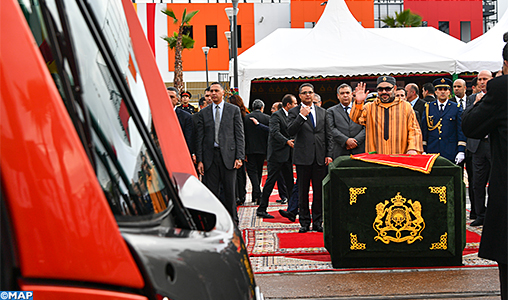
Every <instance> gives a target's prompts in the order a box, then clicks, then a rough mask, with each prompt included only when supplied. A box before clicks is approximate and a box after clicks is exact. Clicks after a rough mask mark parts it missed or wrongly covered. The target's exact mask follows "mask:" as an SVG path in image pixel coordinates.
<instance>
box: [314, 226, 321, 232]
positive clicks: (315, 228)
mask: <svg viewBox="0 0 508 300" xmlns="http://www.w3.org/2000/svg"><path fill="white" fill-rule="evenodd" d="M313 229H314V230H315V231H317V232H323V226H314V227H313Z"/></svg>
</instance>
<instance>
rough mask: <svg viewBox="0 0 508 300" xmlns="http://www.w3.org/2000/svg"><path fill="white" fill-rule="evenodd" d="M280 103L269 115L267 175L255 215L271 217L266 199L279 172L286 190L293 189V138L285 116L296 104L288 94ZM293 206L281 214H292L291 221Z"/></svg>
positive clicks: (293, 215)
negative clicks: (276, 109) (267, 210)
mask: <svg viewBox="0 0 508 300" xmlns="http://www.w3.org/2000/svg"><path fill="white" fill-rule="evenodd" d="M282 105H283V107H282V109H279V110H278V111H276V112H274V113H273V114H272V116H271V117H270V133H269V135H268V157H267V161H268V164H267V169H268V177H267V178H266V183H265V186H264V187H263V194H262V196H261V203H260V205H259V207H258V209H257V211H256V215H257V216H258V217H264V218H273V216H272V215H270V214H268V213H267V212H266V208H267V207H268V199H269V198H270V195H271V194H272V191H273V187H274V185H275V182H276V181H277V179H278V178H279V174H281V173H282V176H283V177H284V182H285V183H286V187H287V189H288V192H289V193H291V191H292V190H293V182H294V179H293V164H292V162H291V149H292V148H293V145H294V140H293V139H292V138H291V137H290V135H289V133H288V129H287V128H288V120H287V118H288V111H289V110H290V109H291V108H293V107H294V106H296V98H295V96H293V95H290V94H288V95H285V96H284V98H283V99H282ZM288 196H291V194H289V195H288ZM291 205H292V204H291V203H290V204H289V206H291ZM293 206H295V207H294V208H293V210H289V209H288V212H286V211H283V213H281V215H283V216H284V213H288V216H289V215H291V214H292V219H293V220H292V221H293V222H294V220H295V218H296V211H297V210H298V207H297V206H296V205H295V204H293ZM279 212H280V211H279ZM288 216H286V217H288ZM288 218H289V217H288ZM290 219H291V218H290Z"/></svg>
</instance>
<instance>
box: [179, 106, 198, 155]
mask: <svg viewBox="0 0 508 300" xmlns="http://www.w3.org/2000/svg"><path fill="white" fill-rule="evenodd" d="M175 113H176V116H177V117H178V122H179V123H180V127H181V128H182V131H183V136H184V137H185V142H187V148H189V152H190V154H194V145H195V143H194V122H192V115H191V114H190V113H188V112H186V111H184V110H182V109H179V108H177V109H175Z"/></svg>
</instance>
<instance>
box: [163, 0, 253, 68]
mask: <svg viewBox="0 0 508 300" xmlns="http://www.w3.org/2000/svg"><path fill="white" fill-rule="evenodd" d="M167 7H168V9H172V10H173V11H174V12H175V15H176V16H177V17H181V16H182V13H183V10H184V9H185V8H187V12H190V11H194V10H199V12H198V13H197V14H196V15H195V16H194V18H192V20H191V22H190V25H192V26H193V36H194V40H195V41H196V42H195V43H194V49H190V50H188V49H187V50H184V51H183V54H182V60H183V69H184V71H203V70H205V55H204V54H203V50H201V47H204V46H206V25H217V48H213V49H210V52H208V70H210V71H217V70H228V69H229V63H228V57H229V49H228V41H227V39H226V36H225V35H224V32H225V31H228V30H229V19H228V17H227V16H226V12H225V11H224V9H225V8H226V7H232V6H231V3H213V4H208V3H203V4H200V3H192V4H168V5H167ZM238 9H239V11H238V16H237V23H238V25H241V26H242V48H238V55H240V54H241V53H242V52H243V51H245V50H247V49H248V48H249V47H251V46H252V45H254V41H255V39H254V5H253V4H252V3H240V4H238ZM168 18H169V17H168ZM174 31H178V26H177V25H175V24H173V20H172V19H171V18H170V20H168V35H171V34H172V33H173V32H174ZM168 51H169V70H170V71H173V70H174V66H175V51H174V50H171V49H169V48H168Z"/></svg>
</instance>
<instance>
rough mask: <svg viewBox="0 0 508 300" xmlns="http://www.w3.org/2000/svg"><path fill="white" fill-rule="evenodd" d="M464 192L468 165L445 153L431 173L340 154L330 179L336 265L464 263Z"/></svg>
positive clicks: (326, 201)
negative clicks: (464, 174) (465, 171)
mask: <svg viewBox="0 0 508 300" xmlns="http://www.w3.org/2000/svg"><path fill="white" fill-rule="evenodd" d="M464 190H465V187H464V183H463V181H462V171H461V169H460V167H459V166H457V165H455V164H453V163H451V162H450V161H448V160H446V159H444V158H441V157H438V159H437V160H436V161H435V163H434V167H433V168H432V171H431V173H430V174H424V173H421V172H417V171H412V170H409V169H404V168H395V167H389V166H383V165H378V164H373V163H367V162H363V161H358V160H352V159H351V158H349V157H347V156H344V157H339V158H337V159H336V160H335V161H334V162H333V163H332V164H330V167H329V174H328V176H327V177H326V178H325V180H324V181H323V195H324V197H323V214H324V240H325V247H326V249H327V250H328V252H329V253H330V256H331V259H332V264H333V267H334V268H355V267H423V266H461V265H462V250H463V249H464V246H465V242H466V238H465V199H464V197H465V192H464Z"/></svg>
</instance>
